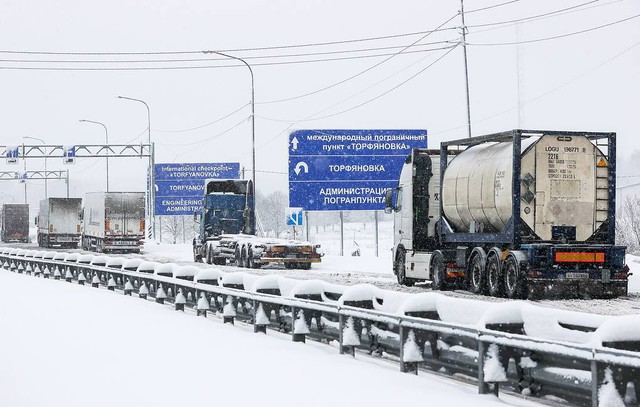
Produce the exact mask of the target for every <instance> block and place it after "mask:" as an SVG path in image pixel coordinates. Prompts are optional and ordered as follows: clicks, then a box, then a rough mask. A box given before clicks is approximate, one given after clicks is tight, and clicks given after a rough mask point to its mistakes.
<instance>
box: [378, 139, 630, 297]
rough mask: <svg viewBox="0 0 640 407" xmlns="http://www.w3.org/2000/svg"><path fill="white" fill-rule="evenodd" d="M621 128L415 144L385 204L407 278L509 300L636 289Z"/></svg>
mask: <svg viewBox="0 0 640 407" xmlns="http://www.w3.org/2000/svg"><path fill="white" fill-rule="evenodd" d="M615 154H616V134H615V133H595V132H578V131H547V130H544V131H538V130H511V131H507V132H503V133H497V134H491V135H487V136H480V137H472V138H466V139H461V140H455V141H447V142H443V143H441V147H440V149H439V150H427V149H414V150H413V151H412V153H411V155H410V156H409V157H407V159H406V161H405V164H404V166H403V169H402V172H401V176H400V180H399V183H398V186H397V187H396V188H393V189H390V190H388V191H387V194H386V196H385V212H387V213H392V214H393V217H394V246H393V271H394V273H395V274H396V276H397V279H398V283H399V284H402V285H413V284H414V283H416V282H422V281H431V285H432V288H433V289H434V290H447V289H456V288H458V289H467V290H469V291H471V292H473V293H475V294H481V295H491V296H497V297H508V298H541V297H551V296H556V295H558V296H563V297H577V298H593V297H609V298H610V297H616V296H620V295H626V294H627V290H628V275H629V273H628V271H629V268H628V267H627V266H626V265H625V250H626V248H625V247H624V246H618V245H616V244H615V191H616V185H615V180H616V173H615V168H616V167H615V164H616V156H615Z"/></svg>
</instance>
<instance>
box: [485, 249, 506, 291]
mask: <svg viewBox="0 0 640 407" xmlns="http://www.w3.org/2000/svg"><path fill="white" fill-rule="evenodd" d="M500 268H501V264H500V258H499V257H498V254H497V253H496V252H493V251H492V252H491V253H489V258H488V259H487V280H488V283H489V295H491V296H493V297H504V294H505V289H504V274H503V273H502V272H501V270H500Z"/></svg>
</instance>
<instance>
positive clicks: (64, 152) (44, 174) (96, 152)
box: [0, 143, 155, 238]
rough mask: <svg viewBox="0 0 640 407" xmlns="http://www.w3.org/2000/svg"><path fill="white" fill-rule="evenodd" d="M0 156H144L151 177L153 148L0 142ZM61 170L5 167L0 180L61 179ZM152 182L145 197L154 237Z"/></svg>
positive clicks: (69, 159) (12, 159) (10, 160)
mask: <svg viewBox="0 0 640 407" xmlns="http://www.w3.org/2000/svg"><path fill="white" fill-rule="evenodd" d="M0 154H1V155H0V157H5V158H6V160H7V164H17V163H18V160H19V159H27V158H61V159H62V160H63V163H64V164H73V163H74V162H75V159H76V158H147V159H148V160H149V172H150V179H151V180H153V179H154V171H153V169H154V148H153V143H151V144H145V143H140V144H76V145H61V144H37V145H31V144H20V145H13V146H7V145H5V146H0ZM61 172H64V171H47V170H46V169H45V170H44V171H24V172H22V173H17V174H18V176H17V177H16V172H15V171H7V172H3V173H0V174H3V176H2V177H0V180H3V179H5V180H8V179H20V180H23V179H44V180H49V179H63V178H62V177H61V175H60V173H61ZM66 172H67V176H66V179H67V195H68V188H69V184H68V183H69V178H68V171H66ZM152 185H153V182H148V188H149V189H148V191H147V198H148V199H147V201H148V203H149V204H148V206H147V207H148V208H149V210H148V211H147V213H148V214H149V218H150V220H151V222H150V223H151V225H152V228H153V232H152V234H153V237H154V238H155V213H154V208H153V205H151V202H154V195H155V194H154V192H155V191H154V188H152V187H151V186H152Z"/></svg>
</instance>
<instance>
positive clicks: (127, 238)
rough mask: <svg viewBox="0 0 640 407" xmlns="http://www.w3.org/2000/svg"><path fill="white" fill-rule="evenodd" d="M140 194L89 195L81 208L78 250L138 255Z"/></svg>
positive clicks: (141, 211) (142, 215)
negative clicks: (79, 245)
mask: <svg viewBox="0 0 640 407" xmlns="http://www.w3.org/2000/svg"><path fill="white" fill-rule="evenodd" d="M144 197H145V194H144V192H91V193H88V194H86V195H85V198H84V207H83V209H82V237H81V241H82V248H83V249H85V250H95V251H98V252H106V251H127V252H140V246H141V245H142V244H143V239H144V218H145V211H144V208H145V203H144V201H145V199H144Z"/></svg>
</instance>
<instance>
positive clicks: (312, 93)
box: [258, 13, 460, 104]
mask: <svg viewBox="0 0 640 407" xmlns="http://www.w3.org/2000/svg"><path fill="white" fill-rule="evenodd" d="M459 14H460V13H456V14H454V15H453V16H452V17H450V18H449V19H447V20H446V21H445V22H443V23H442V24H440V25H439V26H438V27H436V28H435V29H433V30H431V31H427V33H426V34H425V35H423V36H422V37H420V38H418V39H417V40H416V41H414V42H413V43H411V44H409V45H407V46H405V47H404V48H402V49H401V50H400V51H398V52H397V53H395V54H393V55H391V56H389V57H388V58H385V59H384V60H382V61H380V62H378V63H376V64H374V65H372V66H370V67H368V68H367V69H365V70H362V71H360V72H358V73H356V74H354V75H351V76H349V77H348V78H345V79H343V80H341V81H338V82H336V83H334V84H332V85H329V86H325V87H323V88H320V89H317V90H314V91H312V92H307V93H303V94H300V95H297V96H292V97H288V98H283V99H276V100H270V101H265V102H258V103H259V104H272V103H279V102H287V101H291V100H296V99H300V98H303V97H307V96H311V95H315V94H317V93H320V92H324V91H325V90H329V89H331V88H334V87H336V86H339V85H342V84H343V83H346V82H348V81H350V80H352V79H355V78H357V77H359V76H362V75H364V74H365V73H367V72H369V71H371V70H372V69H375V68H377V67H378V66H380V65H382V64H384V63H385V62H387V61H389V60H391V59H392V58H394V57H396V56H398V55H399V54H401V53H403V52H404V51H406V50H407V49H409V48H410V47H412V46H416V44H417V43H418V42H420V41H422V40H424V39H425V38H426V37H428V36H429V35H430V34H431V33H434V32H436V31H437V30H438V29H440V28H441V27H443V26H444V25H445V24H447V23H449V22H450V21H451V20H453V19H454V18H456V17H457V16H458V15H459Z"/></svg>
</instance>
